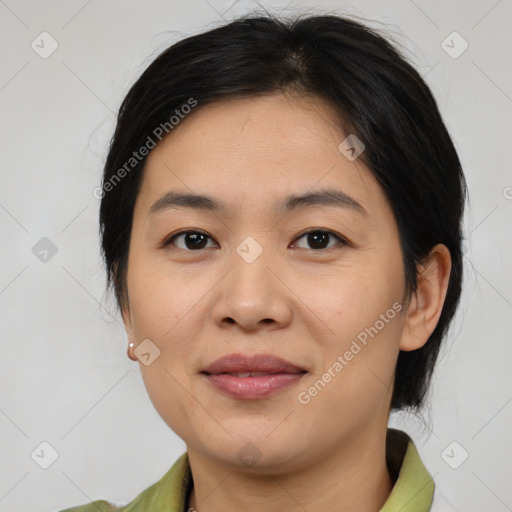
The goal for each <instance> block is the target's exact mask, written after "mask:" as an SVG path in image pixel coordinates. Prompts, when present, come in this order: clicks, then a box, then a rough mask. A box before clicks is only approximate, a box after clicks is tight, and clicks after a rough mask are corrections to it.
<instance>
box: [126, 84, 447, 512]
mask: <svg viewBox="0 0 512 512" xmlns="http://www.w3.org/2000/svg"><path fill="white" fill-rule="evenodd" d="M345 137H346V134H344V133H343V132H342V131H341V129H340V128H339V127H338V125H337V123H336V117H335V114H334V112H333V111H332V109H331V108H330V106H329V105H328V104H326V103H325V102H324V101H322V100H320V99H318V98H313V97H310V98H308V99H306V98H302V97H298V96H296V95H292V94H289V95H281V94H278V95H271V96H265V97H260V98H252V99H237V100H229V101H227V102H222V103H218V104H215V105H207V106H204V107H200V106H199V107H198V108H197V109H196V110H195V111H194V113H193V114H190V115H189V116H188V117H187V118H186V119H185V120H183V121H181V123H180V124H179V125H178V126H177V127H175V128H174V130H173V131H172V132H171V133H170V134H169V135H168V136H167V137H166V138H164V139H163V140H162V142H161V143H159V144H158V145H157V147H156V148H155V149H154V150H152V152H151V153H150V154H149V156H148V159H147V162H146V167H145V170H144V177H143V183H142V188H141V190H140V193H139V195H138V198H137V201H136V205H135V210H134V217H133V227H132V233H131V241H130V251H129V261H128V271H127V290H128V298H129V306H128V307H127V308H126V309H124V310H123V311H122V313H123V320H124V323H125V326H126V330H127V334H128V341H129V342H131V343H133V344H134V346H133V348H130V349H128V354H129V356H130V357H131V358H132V359H133V360H138V359H137V357H136V356H135V355H134V352H133V351H134V349H135V348H136V347H137V346H138V344H139V343H141V342H142V340H144V339H146V338H149V339H150V340H151V341H152V342H153V343H154V344H155V345H156V346H157V347H158V348H159V350H160V355H159V356H158V357H157V358H156V359H155V360H154V361H153V362H152V363H151V364H150V365H148V366H146V365H144V364H142V362H139V364H140V369H141V373H142V376H143V379H144V383H145V386H146V389H147V391H148V394H149V396H150V398H151V401H152V403H153V404H154V406H155V408H156V410H157V411H158V413H159V414H160V416H161V417H162V419H163V420H164V421H165V422H166V423H167V424H168V425H169V427H170V428H171V429H172V430H173V431H174V432H176V433H177V434H178V435H179V436H180V437H181V438H182V439H183V440H184V441H185V443H186V446H187V451H188V454H189V459H190V464H191V469H192V474H193V478H194V490H193V491H192V494H191V496H190V500H189V502H188V507H194V508H195V509H197V510H198V511H199V512H212V511H223V512H226V511H228V512H229V511H235V510H236V511H238V510H245V511H261V510H262V508H264V510H266V511H268V512H273V511H276V512H277V511H279V512H282V511H283V510H287V511H303V510H304V509H306V510H308V511H309V512H315V511H325V510H351V511H352V512H358V511H361V512H362V511H365V512H368V511H378V510H379V509H380V508H381V507H382V506H383V504H384V503H385V501H386V499H387V498H388V496H389V493H390V492H391V490H392V487H393V481H392V480H391V478H390V475H389V472H388V470H387V466H386V458H385V456H386V452H385V440H386V430H387V425H388V419H389V412H390V400H391V394H392V387H393V379H394V369H395V364H396V360H397V357H398V353H399V350H405V351H407V350H415V349H417V348H420V347H421V346H423V345H424V344H425V343H426V341H427V340H428V337H429V335H430V334H431V333H432V331H433V330H434V328H435V326H436V324H437V322H438V319H439V316H440V314H441V311H442V306H443V302H444V299H445V296H446V291H447V286H448V278H449V273H450V268H451V262H450V254H449V251H448V249H447V248H446V247H445V246H444V245H440V244H439V245H436V246H435V247H434V248H433V250H432V253H431V257H430V259H429V260H428V262H427V263H426V264H425V266H422V267H420V268H419V269H418V272H419V274H420V278H419V287H418V291H417V294H416V295H413V297H412V299H411V301H410V304H409V305H408V307H406V306H407V305H404V307H403V309H402V311H401V312H400V313H399V314H397V315H396V316H395V317H394V318H393V319H392V320H390V321H389V322H387V323H386V324H385V327H384V328H383V329H381V330H380V331H379V333H378V335H376V336H374V337H373V338H369V341H368V344H367V345H366V346H364V348H362V350H361V351H360V352H358V353H357V355H355V356H354V357H353V359H352V360H351V361H349V362H348V364H347V365H346V366H344V368H343V370H342V371H341V372H339V373H338V374H337V375H336V377H334V378H332V380H331V381H330V382H329V383H328V384H327V385H326V386H325V388H324V389H323V390H322V391H321V392H319V393H318V394H317V395H316V396H314V397H312V398H311V401H310V402H309V403H308V404H307V405H303V404H301V403H300V402H299V401H298V399H297V396H298V394H299V393H300V392H301V391H307V390H308V388H310V387H311V386H312V385H313V383H314V382H315V381H317V380H318V379H319V378H321V377H322V375H323V374H324V373H325V372H326V371H327V369H328V368H329V367H332V365H333V363H334V362H335V361H336V360H337V357H338V356H339V355H343V354H344V353H345V352H346V351H347V350H348V349H349V348H350V345H351V343H352V341H353V340H355V339H356V337H357V335H358V334H359V333H361V331H364V329H365V328H367V327H370V326H373V325H375V323H376V321H377V320H378V319H379V318H380V316H379V315H381V314H384V313H385V312H386V311H387V310H389V309H390V308H392V305H393V303H395V302H397V303H399V304H402V302H401V300H402V298H403V294H404V286H405V281H404V275H403V263H402V258H401V249H400V245H399V237H398V229H397V225H396V222H395V219H394V216H393V214H392V210H391V207H390V205H389V203H388V202H387V200H386V198H385V196H384V194H383V192H382V190H381V188H380V186H379V185H378V183H377V182H376V181H375V179H374V178H373V177H372V176H371V174H370V172H369V170H368V169H367V168H366V167H365V166H364V165H363V164H362V163H361V161H360V159H356V160H355V161H350V160H349V159H347V158H346V157H345V155H344V154H342V153H341V151H340V150H339V149H338V145H339V144H340V142H341V141H343V140H344V139H345ZM323 187H333V188H336V189H338V190H342V191H344V192H345V193H347V194H348V195H350V196H351V197H353V198H354V199H356V200H357V201H358V202H359V203H361V204H362V205H363V207H364V208H365V209H366V211H367V212H368V216H363V215H361V214H359V213H357V212H355V211H353V210H350V209H346V208H339V207H335V206H315V207H310V208H306V209H300V210H297V211H292V212H289V213H288V214H286V215H284V214H277V213H276V211H275V205H276V204H280V203H282V202H283V198H284V197H285V196H287V195H288V194H292V193H296V194H300V193H305V192H312V191H316V190H319V189H320V188H323ZM171 189H175V190H179V191H183V192H189V193H190V192H192V193H202V194H207V195H210V196H213V197H215V198H217V199H219V200H222V201H224V202H226V203H227V205H228V210H226V211H221V212H215V213H213V212H208V211H199V210H197V211H196V210H193V209H191V208H174V209H170V210H167V211H162V212H160V213H158V214H155V215H150V216H148V211H149V209H150V207H151V205H152V204H153V203H154V202H155V201H156V200H157V199H159V198H160V197H161V196H162V195H163V194H164V193H166V192H167V191H169V190H171ZM185 228H187V229H189V230H190V231H194V230H199V231H201V232H204V233H206V234H207V235H208V237H210V238H206V239H205V240H204V246H202V247H204V248H202V249H194V246H193V241H192V244H191V243H190V240H189V245H188V246H187V245H185V244H186V239H185V237H184V236H181V237H178V239H175V240H174V245H173V244H171V245H169V246H167V247H165V248H162V247H161V244H162V242H163V241H164V240H165V239H167V238H168V237H169V235H171V234H173V233H177V232H178V231H181V230H183V229H185ZM311 228H317V229H324V230H332V231H334V232H335V233H337V234H339V235H340V236H341V237H344V238H345V239H346V240H347V241H348V243H346V244H343V243H341V242H340V241H339V240H338V239H336V237H331V238H328V239H326V240H325V241H324V246H323V247H326V246H328V248H327V249H322V248H320V249H315V248H314V246H313V247H312V245H311V239H310V240H309V242H308V237H307V236H302V235H303V233H304V232H306V231H308V230H310V229H311ZM247 236H251V237H253V238H254V239H255V240H257V242H258V243H259V244H260V246H261V247H262V249H263V252H262V254H261V255H260V256H259V257H258V258H257V259H256V260H255V261H254V262H252V263H250V264H249V263H247V262H246V261H245V260H244V259H242V258H241V257H240V256H239V254H238V253H237V252H236V248H237V246H238V245H239V244H240V243H241V242H242V241H243V240H244V239H245V238H246V237H247ZM313 243H314V242H313ZM235 352H236V353H243V354H255V353H266V354H272V355H277V356H279V357H282V358H283V359H286V360H288V361H290V362H292V363H293V364H296V365H297V366H299V367H302V368H304V369H306V370H307V372H308V373H307V374H306V375H304V376H303V377H302V378H301V380H300V381H299V382H298V383H296V384H294V385H292V386H291V387H288V388H285V389H283V390H280V391H279V392H278V393H277V394H274V395H273V396H271V397H268V398H265V399H259V400H240V399H235V398H232V397H229V396H227V395H224V394H222V393H221V392H219V391H217V390H216V389H215V388H214V387H213V386H212V385H211V384H210V383H209V382H208V381H207V380H206V379H205V377H204V376H203V375H201V374H200V372H201V370H202V369H203V368H204V367H205V366H206V365H208V364H210V363H211V362H213V361H214V360H216V359H217V358H219V357H221V356H223V355H226V354H231V353H235ZM248 442H250V443H252V444H253V445H254V446H255V447H256V448H257V450H258V452H259V454H261V458H260V459H259V460H258V461H257V463H256V464H254V465H252V466H249V465H247V464H246V463H244V462H243V461H242V460H241V459H240V458H239V456H238V455H237V454H238V452H239V450H240V449H242V448H243V447H244V446H245V445H246V444H247V443H248Z"/></svg>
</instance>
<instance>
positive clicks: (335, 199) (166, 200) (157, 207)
mask: <svg viewBox="0 0 512 512" xmlns="http://www.w3.org/2000/svg"><path fill="white" fill-rule="evenodd" d="M309 206H336V207H339V208H345V209H349V210H353V211H355V212H357V213H359V214H361V215H363V216H366V217H367V216H368V212H367V211H366V210H365V209H364V207H363V205H361V204H360V203H359V202H357V201H356V200H355V199H354V198H352V197H350V196H349V195H347V194H346V193H345V192H342V191H341V190H337V189H333V188H327V189H322V190H320V191H318V192H311V193H305V194H302V195H296V194H292V195H289V196H287V197H285V200H284V203H283V204H282V205H277V210H278V211H283V210H284V212H286V213H288V212H291V211H292V210H297V209H300V208H307V207H309ZM173 208H193V209H196V210H202V211H216V212H220V211H222V210H226V209H227V205H226V204H225V203H224V202H223V201H220V200H218V199H214V198H213V197H210V196H206V195H201V194H190V193H183V192H178V191H172V190H171V191H169V192H167V193H166V194H165V195H164V196H162V197H161V198H160V199H158V200H157V201H155V202H154V203H153V204H152V205H151V207H150V209H149V211H148V216H150V215H154V214H156V213H159V212H164V211H167V210H169V209H173Z"/></svg>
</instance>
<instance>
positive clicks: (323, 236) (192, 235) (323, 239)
mask: <svg viewBox="0 0 512 512" xmlns="http://www.w3.org/2000/svg"><path fill="white" fill-rule="evenodd" d="M301 238H306V240H307V243H309V244H310V245H311V247H309V248H308V247H299V248H305V249H313V250H320V249H331V248H332V247H333V245H331V246H329V244H328V242H329V239H330V238H336V239H337V240H338V241H339V242H340V244H341V245H345V244H347V241H346V240H345V239H343V238H342V237H341V236H340V235H338V234H336V233H334V232H333V231H330V230H325V229H314V230H310V231H308V232H306V233H303V234H302V235H301V236H300V237H298V238H296V240H300V239H301ZM179 239H182V241H183V244H184V246H183V245H182V246H180V245H178V244H176V243H175V241H177V240H179ZM208 239H210V240H213V239H212V238H211V237H210V236H209V235H207V234H206V233H203V232H201V231H193V230H189V231H180V232H179V233H176V234H174V235H172V236H171V237H169V238H168V239H166V240H165V241H164V242H163V244H162V247H167V246H169V245H171V244H173V245H175V246H176V247H178V248H179V249H183V250H189V251H196V250H201V249H205V248H207V241H208ZM326 243H327V245H325V244H326ZM334 245H335V244H334Z"/></svg>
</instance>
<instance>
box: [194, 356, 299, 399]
mask: <svg viewBox="0 0 512 512" xmlns="http://www.w3.org/2000/svg"><path fill="white" fill-rule="evenodd" d="M306 373H307V371H306V370H305V369H304V368H301V367H299V366H297V365H295V364H292V363H290V362H289V361H286V360H284V359H281V358H279V357H275V356H271V355H267V354H257V355H252V356H245V355H243V354H230V355H227V356H224V357H221V358H220V359H217V360H216V361H214V362H213V363H212V364H210V365H209V366H207V367H206V368H205V369H204V370H203V371H201V374H202V375H204V376H205V378H206V379H207V380H208V381H209V382H210V384H211V385H213V387H214V388H215V389H216V390H218V391H220V392H221V393H223V394H225V395H229V396H231V397H234V398H238V399H246V400H247V399H258V398H265V397H268V396H270V395H273V394H275V393H277V392H278V391H280V390H282V389H284V388H287V387H289V386H291V385H292V384H294V383H296V382H297V381H299V380H300V379H301V378H302V377H303V376H304V375H305V374H306Z"/></svg>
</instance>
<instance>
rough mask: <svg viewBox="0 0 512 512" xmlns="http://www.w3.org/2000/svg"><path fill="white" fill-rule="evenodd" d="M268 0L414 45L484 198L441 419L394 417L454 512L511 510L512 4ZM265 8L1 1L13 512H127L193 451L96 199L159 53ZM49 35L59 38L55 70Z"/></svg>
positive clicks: (201, 0) (443, 385) (452, 339)
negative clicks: (127, 99) (131, 303)
mask: <svg viewBox="0 0 512 512" xmlns="http://www.w3.org/2000/svg"><path fill="white" fill-rule="evenodd" d="M260 4H261V5H262V6H263V7H265V8H267V9H268V10H269V11H272V12H274V13H278V12H280V11H281V10H282V9H284V8H286V9H285V10H284V11H283V13H285V14H292V13H293V12H311V13H323V12H328V11H332V12H335V13H338V14H353V15H356V16H361V17H363V18H366V19H369V20H372V21H371V23H370V25H372V26H375V27H377V28H384V29H386V30H387V32H388V33H389V34H391V35H392V36H393V37H394V38H395V40H396V41H398V42H400V43H401V44H402V45H404V46H405V47H406V48H407V49H408V50H409V54H410V58H411V60H412V61H413V62H414V64H415V65H416V67H417V68H418V69H419V70H420V72H421V73H422V75H423V76H425V78H426V81H427V82H428V84H429V85H430V86H431V88H432V90H433V92H434V94H435V96H436V98H437V100H438V102H439V106H440V109H441V112H442V114H443V116H444V119H445V121H446V124H447V126H448V129H449V131H450V133H451V134H452V136H453V138H454V141H455V144H456V147H457V149H458V151H459V154H460V158H461V160H462V164H463V167H464V170H465V173H466V176H467V181H468V186H469V193H470V204H469V207H468V211H467V213H466V216H465V229H466V237H467V242H466V243H465V264H466V270H465V283H464V292H463V297H462V301H461V305H460V309H459V311H458V314H457V317H456V319H455V322H454V324H453V326H452V328H451V331H450V335H449V338H448V340H447V343H446V345H445V348H444V349H443V351H442V353H441V357H440V360H439V364H438V367H437V369H436V372H435V375H434V380H433V385H432V393H431V396H432V398H431V407H430V408H428V409H427V410H425V412H424V414H423V416H424V419H423V420H421V419H420V418H415V417H411V416H409V415H405V414H398V415H394V416H392V418H391V422H390V425H391V426H395V427H398V428H402V429H404V430H406V431H407V432H409V433H410V434H411V436H412V437H413V439H414V440H415V442H416V445H417V447H418V450H419V452H420V455H421V457H422V459H423V461H424V462H425V464H426V466H427V468H428V469H429V471H430V473H431V474H432V475H433V477H434V479H435V482H436V486H437V487H438V488H439V489H440V490H441V491H442V493H443V494H444V495H445V496H446V497H447V498H448V499H449V501H450V502H452V503H453V504H454V505H455V506H457V507H458V508H460V509H461V510H465V511H466V512H472V511H480V510H485V511H486V512H498V511H506V510H512V485H511V473H512V471H511V469H512V468H511V461H512V446H511V444H512V443H511V441H510V425H511V420H512V404H511V401H512V386H511V377H510V375H511V372H510V370H511V366H512V363H511V360H512V358H511V356H512V344H511V342H510V341H511V340H510V334H509V332H510V331H509V329H510V318H511V308H512V273H511V265H512V263H511V262H512V240H511V236H510V233H511V231H510V224H511V222H510V221H511V219H512V173H511V165H510V164H511V156H510V155H511V153H510V149H511V133H512V130H511V125H512V73H511V70H510V58H511V46H512V45H511V41H512V36H511V26H512V24H511V23H512V1H510V0H500V1H496V0H485V1H460V0H459V1H421V0H415V1H412V0H396V1H378V0H375V1H369V0H366V1H357V2H355V1H354V2H344V1H338V2H330V3H329V2H319V4H320V5H321V7H317V6H316V5H315V4H316V3H313V2H299V1H292V2H290V3H289V2H288V0H286V1H283V2H280V1H262V2H260ZM287 4H288V5H287ZM254 7H257V5H256V3H255V2H235V3H234V4H232V2H231V0H208V1H206V0H187V1H186V2H185V1H183V2H178V1H165V2H164V1H162V0H152V1H144V2H142V1H141V2H133V1H132V2H121V1H120V0H119V1H108V2H99V1H98V0H92V1H91V0H89V1H84V0H73V1H67V2H64V1H62V0H61V1H54V2H51V3H49V2H36V1H28V0H25V1H23V0H5V1H4V0H0V43H1V48H2V64H1V69H0V105H1V112H2V116H1V133H0V144H1V167H0V173H1V188H0V226H1V238H2V251H1V258H2V259H1V274H0V314H1V319H0V320H1V321H0V329H1V339H2V350H1V357H0V375H1V382H0V389H1V400H0V431H1V447H0V448H1V455H0V459H1V464H2V471H1V475H0V510H1V511H24V512H28V511H51V510H58V509H61V508H64V507H68V506H72V505H77V504H80V503H85V502H87V501H88V499H98V498H106V499H108V500H109V501H113V502H117V503H126V502H128V501H130V500H131V499H133V498H134V497H135V496H136V495H137V494H138V493H139V492H141V491H142V490H143V489H144V488H146V487H147V486H149V485H150V484H152V483H154V482H155V481H156V480H158V479H159V478H160V477H161V476H162V475H163V474H164V473H165V472H166V471H167V470H168V469H169V467H170V466H171V464H172V463H173V462H174V461H175V459H176V458H177V457H178V456H179V455H180V454H181V453H183V451H184V450H185V445H184V443H183V441H181V440H180V439H179V438H177V437H176V436H175V435H174V434H173V432H171V430H170V429H169V428H168V427H167V425H166V424H165V423H164V422H163V421H162V420H161V419H160V417H159V416H158V414H157V413H156V412H155V410H154V409H153V406H152V405H151V403H150V400H149V398H148V396H147V394H146V391H145V388H144V385H143V382H142V379H141V376H140V372H139V368H138V363H135V362H132V361H130V360H129V359H128V358H127V357H126V337H125V332H124V329H123V326H122V323H121V319H120V317H119V315H118V314H117V313H116V310H115V307H114V303H113V301H112V299H111V298H109V297H108V296H106V295H105V293H104V282H105V276H104V271H103V267H102V262H101V260H100V252H99V238H98V234H97V232H98V227H97V217H98V206H99V201H98V200H97V199H96V198H95V197H94V196H93V190H94V188H95V187H97V186H98V185H99V184H100V175H101V167H102V164H103V161H104V158H105V155H106V149H107V143H108V141H109V138H110V136H111V134H112V130H113V128H114V123H115V112H116V111H117V109H118V107H119V105H120V102H121V100H122V98H123V97H124V95H125V94H126V92H127V91H128V88H129V87H130V85H131V84H132V83H133V81H134V80H135V79H136V78H137V77H138V76H139V75H140V73H141V72H142V71H143V70H144V68H145V67H146V66H147V65H148V64H149V63H150V62H151V60H152V59H153V58H154V57H156V55H157V54H158V53H159V52H160V51H161V50H162V49H163V48H164V47H166V46H168V45H169V44H171V43H172V42H174V41H177V40H179V39H181V38H183V37H186V36H188V35H192V34H195V33H197V32H199V31H202V30H205V29H207V28H213V27H214V26H217V25H218V24H219V23H220V22H222V21H223V18H224V19H226V20H229V19H231V18H233V17H234V16H236V15H239V14H242V13H245V12H247V10H248V9H252V8H254ZM44 31H46V32H48V33H49V34H50V36H51V38H53V39H54V40H55V41H56V43H57V44H58V48H57V49H56V50H55V52H54V53H52V54H51V55H50V56H47V58H43V57H42V56H41V53H42V52H44V51H49V50H50V49H51V44H52V40H51V39H50V38H49V36H46V35H43V36H40V34H41V33H42V32H44ZM454 31H456V32H458V33H459V34H460V36H462V38H464V40H466V41H467V43H468V45H469V46H468V48H467V50H466V51H464V53H462V54H461V55H460V56H458V57H457V58H453V53H454V52H456V53H457V52H458V51H460V50H461V49H462V46H461V45H462V44H463V41H462V40H460V39H457V38H458V36H453V35H452V36H450V34H452V32H454ZM448 36H450V37H449V38H448V39H447V42H445V43H442V42H443V41H445V40H446V38H447V37H448ZM454 37H455V39H454ZM41 40H43V41H41ZM452 41H453V42H452ZM31 44H32V45H33V46H35V47H36V48H37V51H36V49H33V47H32V46H31ZM443 44H444V45H446V44H448V45H450V46H452V47H453V48H452V49H451V50H450V51H451V52H452V56H450V55H449V54H448V53H447V51H445V50H447V48H446V47H443ZM37 45H38V46H37ZM44 237H46V238H48V239H49V240H50V241H51V243H52V244H54V246H55V248H56V249H57V252H56V253H55V254H52V252H51V249H50V250H49V252H48V253H47V254H46V256H44V254H45V253H44V252H41V251H44V250H45V249H48V247H49V246H50V245H49V242H48V240H43V241H41V239H42V238H44ZM37 244H39V245H37ZM45 244H46V245H45ZM34 247H35V249H34ZM45 257H46V260H44V258H45ZM42 259H43V260H44V261H42ZM43 441H46V442H47V443H49V444H50V445H51V446H52V447H53V449H54V450H55V451H56V452H57V454H58V457H57V459H56V460H55V462H53V464H51V466H50V467H48V469H43V468H42V467H40V464H43V465H44V463H45V458H46V463H48V462H50V459H49V458H48V457H50V456H51V450H50V449H49V448H47V447H45V446H44V445H43V447H41V446H40V443H41V442H43ZM454 441H455V442H456V443H457V444H455V445H451V443H452V442H454ZM450 445H451V446H450ZM447 447H449V448H448V450H445V449H446V448H447ZM41 450H42V451H41ZM452 450H453V451H452ZM463 450H465V451H466V452H467V453H468V454H469V457H468V458H467V460H465V461H464V462H463V463H462V464H460V462H461V460H462V459H463V455H464V451H463ZM34 453H35V454H39V457H38V456H37V455H33V456H31V454H34ZM458 464H460V465H459V466H458V467H457V468H456V469H454V468H453V467H452V466H455V465H458Z"/></svg>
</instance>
